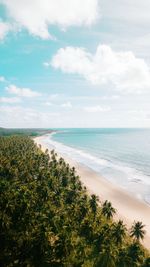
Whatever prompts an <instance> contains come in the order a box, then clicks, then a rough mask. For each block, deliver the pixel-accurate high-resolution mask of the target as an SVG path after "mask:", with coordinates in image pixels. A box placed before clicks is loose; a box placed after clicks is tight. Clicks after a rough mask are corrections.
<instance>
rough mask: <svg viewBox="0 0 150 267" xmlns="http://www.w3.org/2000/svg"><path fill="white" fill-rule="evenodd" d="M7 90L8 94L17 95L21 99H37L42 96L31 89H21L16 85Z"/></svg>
mask: <svg viewBox="0 0 150 267" xmlns="http://www.w3.org/2000/svg"><path fill="white" fill-rule="evenodd" d="M6 90H7V92H8V93H10V94H14V95H17V96H19V97H36V96H40V95H41V94H40V93H38V92H36V91H32V90H31V89H29V88H19V87H17V86H15V85H9V86H8V87H6Z"/></svg>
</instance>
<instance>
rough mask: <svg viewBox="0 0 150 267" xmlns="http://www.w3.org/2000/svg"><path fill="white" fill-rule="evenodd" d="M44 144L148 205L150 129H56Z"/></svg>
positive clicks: (149, 192)
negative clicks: (49, 145)
mask: <svg viewBox="0 0 150 267" xmlns="http://www.w3.org/2000/svg"><path fill="white" fill-rule="evenodd" d="M47 143H49V144H51V145H53V146H54V147H55V148H56V150H57V151H60V152H61V153H64V154H66V155H67V156H70V157H71V158H73V159H74V160H76V161H78V162H80V163H82V164H84V165H87V166H88V167H90V168H92V169H93V170H95V171H97V172H99V173H101V174H102V175H103V176H104V177H106V179H108V180H110V181H111V182H113V183H115V184H117V185H119V186H121V187H124V188H125V189H127V190H128V191H129V192H130V193H132V194H134V195H135V197H137V198H140V199H143V200H145V201H146V202H148V203H150V129H59V130H58V131H57V132H56V133H55V134H53V135H51V136H49V137H48V138H47ZM91 179H92V178H91Z"/></svg>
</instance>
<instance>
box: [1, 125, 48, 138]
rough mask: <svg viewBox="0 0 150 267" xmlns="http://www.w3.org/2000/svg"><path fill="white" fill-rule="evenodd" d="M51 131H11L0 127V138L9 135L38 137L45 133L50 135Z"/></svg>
mask: <svg viewBox="0 0 150 267" xmlns="http://www.w3.org/2000/svg"><path fill="white" fill-rule="evenodd" d="M51 132H52V130H47V129H14V128H13V129H11V128H9V129H8V128H7V129H6V128H2V127H0V136H11V135H21V136H22V135H24V136H33V137H35V136H39V135H43V134H47V133H51Z"/></svg>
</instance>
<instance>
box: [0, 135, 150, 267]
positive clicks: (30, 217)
mask: <svg viewBox="0 0 150 267" xmlns="http://www.w3.org/2000/svg"><path fill="white" fill-rule="evenodd" d="M0 192H1V194H0V205H1V210H0V240H1V250H0V266H2V267H15V266H16V267H57V266H59V267H61V266H62V267H63V266H65V267H92V266H93V267H148V266H150V258H148V256H149V255H148V253H147V251H146V250H145V249H144V248H143V247H142V245H141V244H140V238H143V236H144V232H143V226H142V224H140V223H138V224H137V223H135V224H134V225H133V227H132V229H131V235H132V236H133V238H132V237H130V233H128V232H127V229H126V226H125V225H124V224H123V222H122V221H118V222H114V221H113V219H112V216H113V214H114V213H115V209H114V208H113V207H112V205H111V203H110V202H108V201H106V202H104V203H103V204H102V206H99V203H98V198H97V197H96V196H95V195H92V196H91V197H90V196H88V194H87V192H86V189H85V188H84V187H82V184H81V182H80V180H79V177H78V176H77V175H76V173H75V169H74V168H70V167H69V165H68V164H66V163H65V161H64V160H63V159H62V158H60V159H57V155H56V154H55V152H54V151H52V152H51V154H50V156H49V154H48V151H46V152H45V153H43V152H42V151H41V150H40V148H38V147H37V146H36V145H35V144H34V142H33V141H32V140H31V139H30V138H29V137H25V136H14V137H0Z"/></svg>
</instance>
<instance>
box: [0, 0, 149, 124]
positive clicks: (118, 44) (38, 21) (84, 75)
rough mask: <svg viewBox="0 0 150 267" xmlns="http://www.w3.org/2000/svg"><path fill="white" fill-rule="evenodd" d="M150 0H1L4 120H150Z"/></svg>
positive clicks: (0, 113) (0, 114)
mask: <svg viewBox="0 0 150 267" xmlns="http://www.w3.org/2000/svg"><path fill="white" fill-rule="evenodd" d="M149 10H150V2H149V0H145V1H144V2H143V1H142V0H136V1H135V0H132V1H129V0H114V1H111V0H99V1H98V0H88V1H87V0H83V1H82V4H81V1H79V0H61V1H60V0H55V1H54V0H45V1H42V0H36V1H35V0H33V1H32V2H31V1H29V0H22V1H20V0H5V1H4V0H0V126H2V127H49V128H50V127H57V128H58V127H150V105H149V102H150V69H149V66H150V53H149V46H150V32H149V28H150V17H149Z"/></svg>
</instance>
